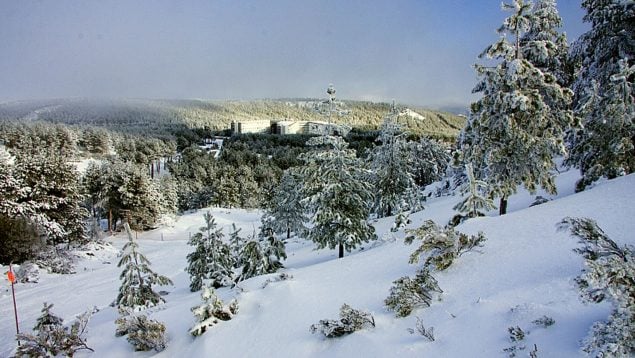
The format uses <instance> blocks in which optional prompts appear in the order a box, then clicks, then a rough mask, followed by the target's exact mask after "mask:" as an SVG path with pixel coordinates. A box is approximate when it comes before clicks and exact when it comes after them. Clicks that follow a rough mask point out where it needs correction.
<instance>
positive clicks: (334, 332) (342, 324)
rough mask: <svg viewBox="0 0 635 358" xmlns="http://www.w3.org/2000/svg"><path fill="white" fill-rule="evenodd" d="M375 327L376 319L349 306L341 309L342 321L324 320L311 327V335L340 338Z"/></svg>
mask: <svg viewBox="0 0 635 358" xmlns="http://www.w3.org/2000/svg"><path fill="white" fill-rule="evenodd" d="M370 327H375V318H374V317H373V316H372V315H371V314H370V313H368V312H364V311H359V310H356V309H354V308H352V307H351V306H349V305H347V304H343V305H342V307H341V308H340V319H339V320H332V319H323V320H320V322H318V323H317V324H312V325H311V327H310V330H311V333H315V332H318V331H319V332H320V333H322V334H323V335H324V336H325V337H327V338H333V337H340V336H344V335H347V334H351V333H353V332H355V331H359V330H361V329H364V328H370Z"/></svg>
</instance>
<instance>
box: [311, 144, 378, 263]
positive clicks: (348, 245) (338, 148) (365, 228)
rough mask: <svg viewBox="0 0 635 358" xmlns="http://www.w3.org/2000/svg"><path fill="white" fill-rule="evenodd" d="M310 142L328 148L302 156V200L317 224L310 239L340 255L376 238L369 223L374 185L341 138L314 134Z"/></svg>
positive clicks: (366, 171) (312, 229)
mask: <svg viewBox="0 0 635 358" xmlns="http://www.w3.org/2000/svg"><path fill="white" fill-rule="evenodd" d="M307 145H309V146H320V145H322V146H327V147H329V148H326V149H322V150H319V149H318V150H313V151H310V152H308V153H304V154H301V155H300V159H302V160H303V161H304V163H305V164H304V166H303V167H302V168H301V173H302V179H303V182H304V187H303V190H302V191H303V195H304V197H305V199H303V202H304V203H305V204H306V206H307V208H308V210H309V212H310V213H311V215H312V221H313V224H314V225H313V227H312V228H310V229H309V230H308V233H307V239H309V240H312V241H313V242H315V243H316V244H317V246H318V248H319V249H321V248H325V247H329V248H330V249H334V248H335V247H339V257H340V258H341V257H344V250H346V251H350V250H351V249H354V248H355V247H357V246H358V245H359V244H361V243H362V242H368V241H370V240H375V239H377V235H376V234H375V229H374V228H373V227H372V226H371V225H369V224H368V222H367V220H368V215H369V212H370V206H371V203H372V202H373V199H374V195H373V192H372V185H371V184H370V183H368V181H366V180H365V178H367V177H368V174H369V173H368V170H366V169H364V167H363V163H362V162H361V161H360V160H359V159H358V158H357V157H356V155H355V151H354V150H351V149H348V143H346V142H345V141H344V140H343V139H342V138H340V137H330V136H322V137H314V138H311V139H309V141H308V142H307Z"/></svg>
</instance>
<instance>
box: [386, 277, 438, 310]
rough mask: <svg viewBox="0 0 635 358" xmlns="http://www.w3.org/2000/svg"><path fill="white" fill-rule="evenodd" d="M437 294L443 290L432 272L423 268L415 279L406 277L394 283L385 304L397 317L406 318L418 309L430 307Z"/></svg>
mask: <svg viewBox="0 0 635 358" xmlns="http://www.w3.org/2000/svg"><path fill="white" fill-rule="evenodd" d="M435 292H436V293H442V292H443V290H441V288H440V287H439V284H438V283H437V280H436V279H435V278H434V277H432V275H431V274H430V270H428V269H427V268H422V269H420V270H419V271H417V274H416V275H415V277H414V279H412V278H410V277H408V276H404V277H402V278H400V279H398V280H396V281H394V282H393V287H391V288H390V295H389V296H388V298H386V300H385V301H384V303H385V304H386V306H387V307H388V309H389V310H392V311H395V313H396V315H397V317H406V316H409V315H410V314H411V313H412V311H413V310H414V309H416V308H420V307H429V306H430V304H431V303H432V298H433V295H434V293H435Z"/></svg>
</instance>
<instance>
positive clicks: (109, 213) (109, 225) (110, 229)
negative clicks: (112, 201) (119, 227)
mask: <svg viewBox="0 0 635 358" xmlns="http://www.w3.org/2000/svg"><path fill="white" fill-rule="evenodd" d="M108 232H109V233H110V235H112V209H110V210H108Z"/></svg>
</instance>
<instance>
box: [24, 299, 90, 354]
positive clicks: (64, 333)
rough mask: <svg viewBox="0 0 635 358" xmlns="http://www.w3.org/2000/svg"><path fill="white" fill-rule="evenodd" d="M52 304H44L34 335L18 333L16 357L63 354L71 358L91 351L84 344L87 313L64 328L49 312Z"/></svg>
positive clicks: (59, 320)
mask: <svg viewBox="0 0 635 358" xmlns="http://www.w3.org/2000/svg"><path fill="white" fill-rule="evenodd" d="M52 307H53V305H52V304H50V305H48V304H46V303H44V308H42V315H41V316H40V317H38V319H37V323H36V325H35V327H34V328H33V331H34V332H35V333H33V334H31V333H20V334H18V335H17V339H18V340H19V341H20V343H21V344H20V346H19V347H18V349H17V352H16V357H55V356H57V355H59V354H64V355H66V356H68V357H72V356H73V355H74V354H75V352H77V351H79V350H82V349H86V350H89V351H91V352H92V351H93V350H92V348H90V347H88V345H87V344H86V338H84V337H83V335H84V333H86V326H87V325H88V321H89V320H90V317H91V315H92V314H91V312H90V311H87V312H85V313H83V314H81V315H79V316H78V317H77V320H76V321H75V322H73V324H71V326H70V327H68V326H64V320H63V319H62V318H60V317H58V316H56V315H54V314H53V313H52V312H51V308H52Z"/></svg>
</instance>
